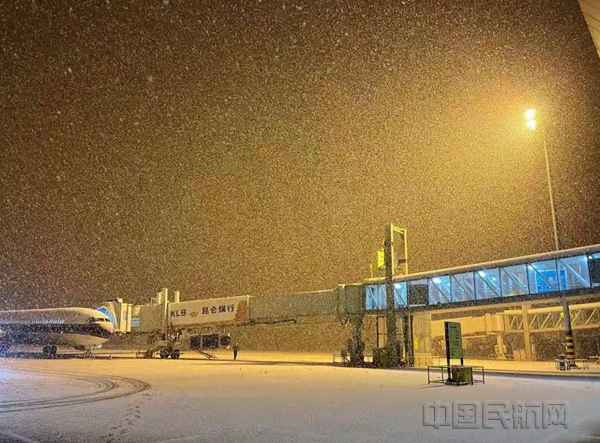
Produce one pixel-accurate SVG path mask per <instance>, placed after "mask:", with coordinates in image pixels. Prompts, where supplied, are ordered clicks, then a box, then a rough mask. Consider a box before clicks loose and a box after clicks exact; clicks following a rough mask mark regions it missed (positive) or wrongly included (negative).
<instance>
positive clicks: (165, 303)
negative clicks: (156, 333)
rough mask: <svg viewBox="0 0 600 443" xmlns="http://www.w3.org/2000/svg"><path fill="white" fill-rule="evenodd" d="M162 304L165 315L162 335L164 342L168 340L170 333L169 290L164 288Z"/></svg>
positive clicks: (163, 316)
mask: <svg viewBox="0 0 600 443" xmlns="http://www.w3.org/2000/svg"><path fill="white" fill-rule="evenodd" d="M162 293H163V296H162V302H163V315H162V322H163V324H162V333H163V340H167V334H168V332H169V326H168V322H169V290H168V289H167V288H163V290H162Z"/></svg>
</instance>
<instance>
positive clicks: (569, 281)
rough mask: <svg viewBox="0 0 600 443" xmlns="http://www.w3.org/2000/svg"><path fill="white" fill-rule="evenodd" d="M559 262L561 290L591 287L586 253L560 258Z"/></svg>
mask: <svg viewBox="0 0 600 443" xmlns="http://www.w3.org/2000/svg"><path fill="white" fill-rule="evenodd" d="M557 263H558V274H559V275H560V279H559V281H558V282H559V284H560V289H561V291H569V290H571V289H581V288H589V287H590V272H589V269H588V261H587V258H586V256H585V255H581V256H579V257H567V258H559V259H558V260H557Z"/></svg>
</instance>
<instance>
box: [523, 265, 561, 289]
mask: <svg viewBox="0 0 600 443" xmlns="http://www.w3.org/2000/svg"><path fill="white" fill-rule="evenodd" d="M527 268H528V272H529V292H530V293H531V294H542V293H544V292H554V291H558V281H557V279H556V260H547V261H540V262H537V263H530V264H529V265H528V266H527Z"/></svg>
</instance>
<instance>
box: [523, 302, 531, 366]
mask: <svg viewBox="0 0 600 443" xmlns="http://www.w3.org/2000/svg"><path fill="white" fill-rule="evenodd" d="M521 310H522V311H523V342H524V343H525V360H527V361H531V335H530V334H529V305H521Z"/></svg>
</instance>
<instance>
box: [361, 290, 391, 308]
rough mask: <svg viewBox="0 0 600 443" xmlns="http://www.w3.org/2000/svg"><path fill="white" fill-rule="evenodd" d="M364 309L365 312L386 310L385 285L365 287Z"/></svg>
mask: <svg viewBox="0 0 600 443" xmlns="http://www.w3.org/2000/svg"><path fill="white" fill-rule="evenodd" d="M365 292H366V297H367V299H366V300H365V302H366V303H365V308H366V310H367V311H372V310H374V309H386V307H387V303H386V300H385V285H367V287H366V291H365Z"/></svg>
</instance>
